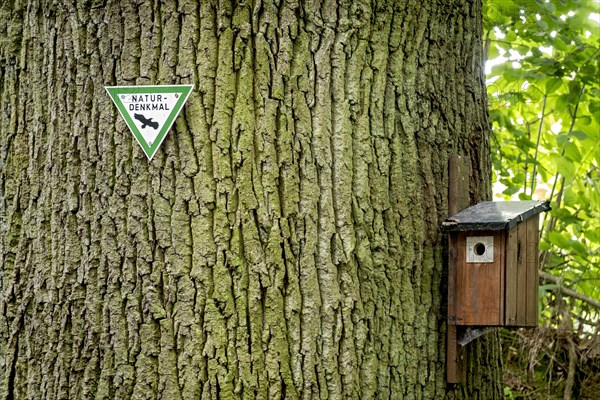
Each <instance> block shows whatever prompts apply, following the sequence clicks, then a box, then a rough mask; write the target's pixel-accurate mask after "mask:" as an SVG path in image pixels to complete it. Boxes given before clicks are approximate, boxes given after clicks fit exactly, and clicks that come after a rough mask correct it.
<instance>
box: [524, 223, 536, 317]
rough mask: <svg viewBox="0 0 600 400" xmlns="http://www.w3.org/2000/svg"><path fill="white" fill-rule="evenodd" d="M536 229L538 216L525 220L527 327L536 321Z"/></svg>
mask: <svg viewBox="0 0 600 400" xmlns="http://www.w3.org/2000/svg"><path fill="white" fill-rule="evenodd" d="M538 229H539V217H538V216H535V217H533V218H531V219H528V220H527V257H526V262H527V326H537V321H538V308H537V303H538Z"/></svg>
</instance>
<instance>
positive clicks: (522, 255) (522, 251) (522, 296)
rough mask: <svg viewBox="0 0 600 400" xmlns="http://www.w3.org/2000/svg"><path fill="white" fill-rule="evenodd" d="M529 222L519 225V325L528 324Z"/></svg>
mask: <svg viewBox="0 0 600 400" xmlns="http://www.w3.org/2000/svg"><path fill="white" fill-rule="evenodd" d="M526 253H527V224H525V223H520V224H519V225H517V321H516V325H517V326H525V325H526V324H527V259H526V258H527V257H526V256H527V254H526Z"/></svg>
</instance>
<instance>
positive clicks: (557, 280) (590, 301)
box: [539, 271, 600, 309]
mask: <svg viewBox="0 0 600 400" xmlns="http://www.w3.org/2000/svg"><path fill="white" fill-rule="evenodd" d="M539 273H540V277H542V278H543V279H545V280H547V281H549V282H552V283H556V284H557V285H558V288H557V290H559V291H560V292H561V293H562V294H564V295H565V296H569V297H572V298H574V299H577V300H581V301H583V302H584V303H587V304H589V305H591V306H593V307H595V308H598V309H600V301H598V300H596V299H592V298H591V297H588V296H586V295H583V294H581V293H579V292H576V291H574V290H572V289H569V288H566V287H564V286H563V282H562V279H561V278H559V277H556V276H554V275H551V274H549V273H547V272H544V271H539Z"/></svg>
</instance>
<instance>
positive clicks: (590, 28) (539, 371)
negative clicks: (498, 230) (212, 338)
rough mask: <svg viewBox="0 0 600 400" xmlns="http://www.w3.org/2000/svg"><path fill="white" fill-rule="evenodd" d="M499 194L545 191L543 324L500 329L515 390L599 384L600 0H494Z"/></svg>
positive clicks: (581, 389) (491, 33)
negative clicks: (532, 327)
mask: <svg viewBox="0 0 600 400" xmlns="http://www.w3.org/2000/svg"><path fill="white" fill-rule="evenodd" d="M485 3H486V4H485V8H484V30H485V42H484V49H485V52H486V57H487V60H488V61H487V65H486V70H487V83H488V96H489V104H490V117H491V122H492V124H493V134H492V151H493V166H494V181H495V182H496V186H495V192H496V193H495V195H496V196H497V197H501V198H504V199H522V200H525V199H549V200H551V203H552V211H551V212H550V213H547V214H546V215H545V216H544V217H543V218H544V219H543V226H542V229H541V242H540V270H541V271H540V276H541V278H542V282H540V287H539V296H540V302H539V304H540V314H541V319H540V328H538V329H536V330H521V331H504V332H503V337H504V340H503V350H504V362H505V367H506V368H505V371H506V374H505V384H506V388H505V394H506V397H508V398H540V399H547V398H564V399H570V398H598V397H597V396H598V393H600V323H599V318H598V316H599V315H598V313H599V311H600V170H599V168H598V167H599V165H600V82H599V80H600V79H599V77H600V71H599V61H600V50H599V47H600V46H599V43H600V26H599V23H598V21H599V20H598V18H599V17H600V15H599V13H600V3H599V2H598V1H597V0H582V1H577V0H569V1H566V0H550V1H549V0H538V1H523V0H517V1H510V0H488V1H487V2H485Z"/></svg>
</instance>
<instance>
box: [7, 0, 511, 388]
mask: <svg viewBox="0 0 600 400" xmlns="http://www.w3.org/2000/svg"><path fill="white" fill-rule="evenodd" d="M0 7H1V10H0V107H1V113H0V229H1V242H0V243H1V247H0V262H1V270H0V289H1V293H0V309H1V310H2V317H1V320H0V398H1V399H91V398H95V399H155V398H161V399H197V398H201V399H237V398H241V399H255V398H257V399H279V398H286V399H295V398H301V399H317V398H318V399H342V398H351V399H359V398H361V399H370V398H382V399H388V398H391V399H401V398H402V399H413V398H414V399H438V398H443V397H445V396H446V397H449V398H468V399H476V398H481V399H491V398H494V397H499V396H500V393H501V387H500V383H499V379H500V376H499V370H500V367H499V351H498V341H497V338H496V337H495V336H494V335H491V336H489V337H487V338H484V339H482V340H479V341H478V342H479V343H478V344H476V345H475V346H473V351H471V363H470V372H469V383H468V385H467V386H464V387H463V386H457V387H452V386H447V385H446V383H445V360H444V358H445V318H446V312H445V307H446V305H445V293H446V289H445V287H446V284H445V273H444V268H445V267H444V259H443V258H444V257H443V251H442V248H443V236H442V235H441V234H440V232H439V231H438V224H439V222H440V221H441V220H442V218H444V217H446V216H447V215H446V213H447V187H448V182H447V180H448V178H447V160H448V157H449V155H450V154H453V153H456V154H466V155H468V156H469V157H470V159H471V160H472V170H473V171H474V173H473V175H472V177H471V199H472V200H473V201H477V200H479V199H482V198H485V197H487V196H488V194H489V189H490V187H489V186H490V177H489V171H490V168H489V155H488V153H489V150H488V134H487V131H488V123H487V117H486V112H485V107H486V106H485V101H486V99H485V94H484V82H483V75H482V70H481V66H482V56H481V5H480V4H479V2H478V1H454V2H450V1H447V0H418V1H414V0H406V1H396V2H384V1H373V2H372V3H370V2H368V1H342V0H339V1H338V2H336V1H330V0H324V1H302V2H297V1H291V0H290V1H272V0H264V1H260V0H256V1H254V2H252V1H249V2H243V3H239V4H232V3H231V2H229V1H226V0H223V1H219V2H216V1H201V2H197V1H195V0H179V1H168V0H165V1H157V0H154V1H141V0H140V1H117V0H110V1H108V2H107V3H106V4H105V2H104V1H99V0H88V1H75V0H70V1H50V0H46V1H44V0H30V1H26V0H7V1H4V2H3V4H2V6H0ZM177 83H193V84H194V85H195V90H194V92H193V93H192V95H191V96H190V98H189V100H188V103H187V105H186V107H185V110H184V111H183V112H182V114H181V115H180V117H179V119H178V120H177V121H176V124H175V126H174V128H173V129H172V131H171V132H170V133H169V135H168V137H167V139H166V140H165V142H164V143H163V145H162V148H161V149H160V150H159V152H158V154H157V155H156V156H155V158H154V159H153V161H152V162H148V160H147V159H146V157H145V155H144V154H143V152H142V151H141V149H140V148H139V147H138V145H137V143H136V142H135V141H134V139H133V137H132V135H131V134H130V132H129V131H128V129H127V127H126V126H125V125H124V123H123V121H122V119H121V117H120V116H119V115H118V113H117V110H116V108H115V107H114V106H113V104H112V103H111V101H110V99H109V98H108V96H107V95H106V94H105V91H104V86H105V85H115V84H125V85H143V84H177Z"/></svg>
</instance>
